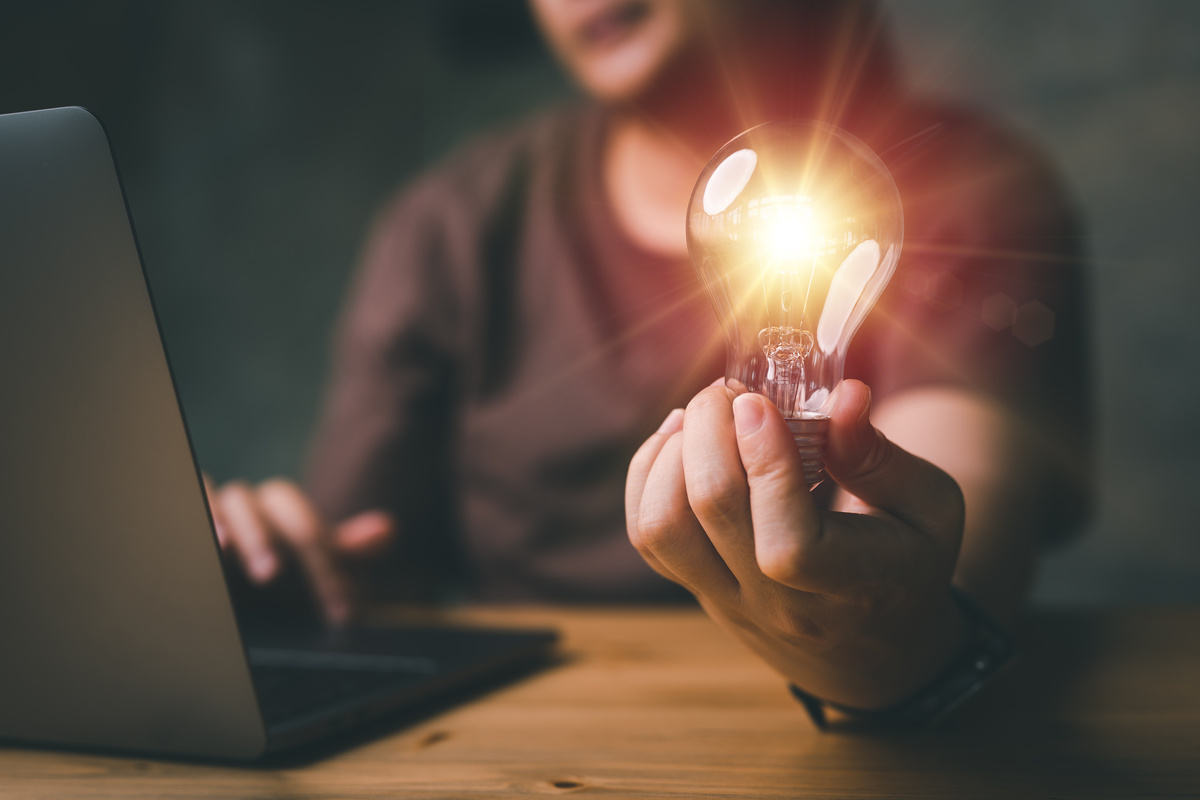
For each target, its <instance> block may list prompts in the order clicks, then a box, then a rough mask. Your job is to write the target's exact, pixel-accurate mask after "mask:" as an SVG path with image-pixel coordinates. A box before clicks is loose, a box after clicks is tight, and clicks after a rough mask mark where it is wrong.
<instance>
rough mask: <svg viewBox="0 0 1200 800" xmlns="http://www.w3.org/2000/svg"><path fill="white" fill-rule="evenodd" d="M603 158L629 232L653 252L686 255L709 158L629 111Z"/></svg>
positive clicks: (608, 185)
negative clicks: (690, 216)
mask: <svg viewBox="0 0 1200 800" xmlns="http://www.w3.org/2000/svg"><path fill="white" fill-rule="evenodd" d="M709 155H711V154H709ZM603 159H604V163H603V169H604V189H605V194H606V195H607V197H608V202H609V204H610V207H611V208H612V210H613V214H614V216H615V217H616V220H617V223H618V224H619V225H620V226H621V229H622V230H623V231H624V232H625V234H626V235H627V236H628V237H629V238H630V239H631V240H633V242H635V243H636V244H637V245H639V246H640V247H642V248H644V249H646V250H648V251H650V252H652V253H657V254H660V255H664V256H669V257H674V258H682V257H684V256H686V255H687V240H686V235H685V223H686V219H685V217H686V213H687V204H688V198H689V197H690V196H691V192H692V187H693V186H694V185H695V182H696V178H697V177H698V176H699V175H700V170H701V169H703V168H704V164H705V162H706V160H707V156H706V155H704V154H700V153H696V152H693V148H692V147H690V146H689V145H688V144H687V143H685V142H683V141H681V140H679V139H678V138H676V137H674V136H673V135H672V134H671V133H670V131H668V130H666V129H664V128H661V127H658V126H656V125H654V123H653V122H651V121H649V120H648V119H647V118H646V117H644V116H641V115H638V114H636V113H634V112H627V113H622V114H619V115H618V116H617V118H616V119H615V120H614V122H613V125H612V126H611V127H610V128H609V132H608V139H607V141H606V142H605V145H604V151H603Z"/></svg>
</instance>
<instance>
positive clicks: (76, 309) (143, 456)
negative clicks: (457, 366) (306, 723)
mask: <svg viewBox="0 0 1200 800" xmlns="http://www.w3.org/2000/svg"><path fill="white" fill-rule="evenodd" d="M0 642H3V645H2V647H3V656H0V737H3V738H10V739H21V740H27V741H36V742H43V743H53V744H62V745H73V746H88V747H104V748H120V749H134V750H143V751H153V752H158V753H175V754H186V755H192V756H207V757H216V758H230V759H249V758H254V757H256V756H258V755H259V754H260V753H262V752H263V751H264V749H265V746H266V732H265V730H264V727H263V722H262V719H261V717H260V714H259V711H258V706H257V701H256V699H255V693H254V687H253V685H252V683H251V677H250V673H249V670H248V667H247V663H246V659H245V654H244V650H243V647H242V643H241V640H240V638H239V633H238V627H237V623H236V620H235V618H234V612H233V608H232V605H231V601H230V598H229V594H228V591H227V589H226V585H225V578H224V575H223V572H222V566H221V561H220V555H219V552H218V548H217V544H216V540H215V537H214V535H213V532H212V527H211V523H210V520H209V515H208V509H207V507H206V504H205V501H204V496H203V492H202V490H201V487H200V477H199V474H198V471H197V468H196V464H195V460H194V458H193V455H192V450H191V447H190V443H189V441H188V435H187V431H186V429H185V427H184V422H183V419H182V416H181V413H180V410H179V404H178V400H177V398H176V394H175V389H174V385H173V382H172V379H171V374H170V370H169V367H168V364H167V360H166V356H165V354H164V352H163V347H162V342H161V339H160V335H159V329H158V324H157V320H156V318H155V314H154V309H153V306H152V304H151V299H150V295H149V292H148V290H147V286H146V281H145V277H144V275H143V272H142V266H141V261H140V259H139V256H138V250H137V245H136V243H135V241H134V237H133V231H132V228H131V226H130V222H129V216H128V213H127V210H126V206H125V200H124V197H123V194H122V190H121V186H120V183H119V181H118V178H117V172H116V168H115V166H114V164H113V159H112V155H111V151H110V148H109V144H108V140H107V137H106V136H105V133H104V131H103V129H102V128H101V126H100V124H99V122H98V121H97V120H96V119H95V118H94V117H92V116H91V114H89V113H88V112H87V111H85V110H83V109H81V108H61V109H52V110H47V111H34V112H29V113H23V114H8V115H2V116H0Z"/></svg>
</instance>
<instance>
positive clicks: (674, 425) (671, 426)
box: [658, 408, 683, 434]
mask: <svg viewBox="0 0 1200 800" xmlns="http://www.w3.org/2000/svg"><path fill="white" fill-rule="evenodd" d="M681 430H683V409H682V408H676V409H672V410H671V413H670V414H667V418H666V419H664V420H663V422H662V425H659V426H658V432H659V433H666V434H671V433H679V432H680V431H681Z"/></svg>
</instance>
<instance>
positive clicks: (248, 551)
mask: <svg viewBox="0 0 1200 800" xmlns="http://www.w3.org/2000/svg"><path fill="white" fill-rule="evenodd" d="M204 485H205V488H206V489H207V491H208V500H209V506H210V507H211V509H212V514H213V522H214V524H215V526H216V531H217V539H218V541H219V542H220V543H221V551H222V552H223V553H224V554H225V556H226V557H227V558H228V559H230V560H232V561H233V562H234V563H236V564H237V565H238V567H239V568H240V569H241V571H242V572H243V573H244V574H245V576H246V578H247V579H248V580H249V581H250V582H251V583H252V584H254V585H256V586H261V587H265V586H268V585H270V584H273V583H275V582H277V581H278V580H279V579H280V578H281V577H282V576H283V574H284V572H285V571H286V570H287V569H288V568H289V567H290V566H291V567H295V568H296V569H298V571H299V573H300V577H301V579H302V580H303V582H304V584H305V585H306V586H307V587H308V588H309V590H310V591H311V592H312V596H313V599H314V600H315V603H316V605H317V608H318V609H319V611H320V613H321V616H322V617H323V618H324V619H325V621H326V622H328V623H330V624H333V625H340V624H342V623H344V622H346V621H347V620H349V618H350V617H351V616H352V615H353V612H354V604H355V596H356V593H355V579H354V577H353V573H354V571H355V567H358V566H361V565H363V564H364V563H365V562H367V561H370V560H371V559H373V558H377V557H378V556H379V555H380V554H381V553H382V552H383V551H385V550H386V549H387V548H388V547H389V546H391V544H392V543H393V541H394V540H395V537H396V523H395V520H394V519H393V518H392V515H391V514H389V513H387V512H386V511H364V512H362V513H360V514H356V515H354V516H352V517H349V518H348V519H344V520H342V521H340V522H336V523H334V522H330V521H329V520H326V519H325V518H324V517H323V516H322V515H321V513H320V512H319V511H317V509H316V507H315V506H314V505H313V503H312V501H311V500H309V498H308V497H307V496H306V495H305V494H304V492H303V491H301V489H300V488H299V487H298V486H296V485H295V484H294V483H292V482H291V481H288V480H285V479H282V478H275V479H272V480H268V481H264V482H263V483H260V484H258V485H257V486H252V485H250V484H248V483H245V482H243V481H230V482H229V483H226V484H224V485H223V486H220V487H216V486H214V485H213V483H212V481H211V480H210V479H209V478H208V476H205V479H204Z"/></svg>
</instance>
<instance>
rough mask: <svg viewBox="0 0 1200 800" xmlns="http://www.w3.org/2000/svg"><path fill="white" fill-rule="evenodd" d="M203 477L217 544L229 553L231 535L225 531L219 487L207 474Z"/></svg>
mask: <svg viewBox="0 0 1200 800" xmlns="http://www.w3.org/2000/svg"><path fill="white" fill-rule="evenodd" d="M201 477H202V478H203V479H204V499H205V500H207V501H208V513H209V516H211V517H212V522H213V531H214V532H215V533H216V534H217V544H219V545H220V546H221V552H223V553H227V552H229V548H230V546H231V544H230V541H229V534H228V533H226V531H225V525H226V523H225V515H224V514H223V513H222V512H221V504H220V503H218V502H217V487H216V486H214V485H213V482H212V478H210V477H208V475H207V474H204V473H201Z"/></svg>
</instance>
